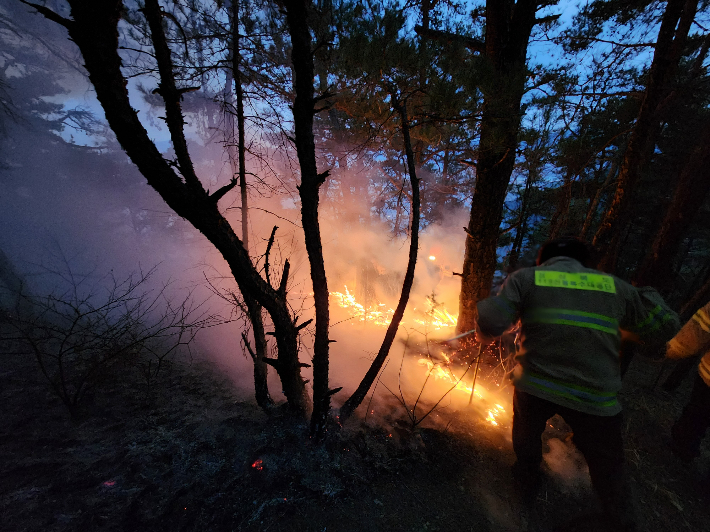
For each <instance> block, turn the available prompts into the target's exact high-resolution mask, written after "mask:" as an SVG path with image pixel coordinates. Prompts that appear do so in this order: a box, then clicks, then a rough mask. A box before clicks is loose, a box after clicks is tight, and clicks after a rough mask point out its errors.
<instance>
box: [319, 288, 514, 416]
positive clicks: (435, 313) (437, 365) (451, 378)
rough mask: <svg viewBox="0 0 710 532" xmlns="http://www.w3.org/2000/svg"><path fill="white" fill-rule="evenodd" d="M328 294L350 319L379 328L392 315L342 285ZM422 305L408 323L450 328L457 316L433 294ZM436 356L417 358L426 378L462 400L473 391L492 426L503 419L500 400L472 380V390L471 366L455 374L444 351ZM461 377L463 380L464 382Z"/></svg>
mask: <svg viewBox="0 0 710 532" xmlns="http://www.w3.org/2000/svg"><path fill="white" fill-rule="evenodd" d="M330 295H331V297H332V298H333V299H334V300H335V302H336V303H337V304H338V306H339V307H341V308H343V309H346V310H347V311H348V313H349V314H350V315H351V319H355V320H357V321H359V322H363V323H370V324H373V325H376V326H379V327H386V326H388V325H389V323H390V322H391V321H392V316H393V315H394V310H393V309H392V308H387V305H386V304H384V303H379V302H377V303H375V304H372V305H369V306H367V307H366V306H365V305H362V304H361V303H359V302H358V301H357V300H356V298H355V296H354V295H353V294H352V293H351V292H350V290H349V289H348V287H347V286H345V288H344V292H331V293H330ZM426 304H427V307H428V309H427V310H426V311H425V312H424V316H425V317H424V318H421V317H416V318H413V319H412V322H414V323H416V324H417V325H423V326H424V327H425V329H426V331H428V332H431V331H432V330H441V329H447V328H451V329H453V328H454V327H455V326H456V320H457V315H455V314H451V313H450V312H449V311H448V310H446V309H445V308H443V306H442V305H441V304H439V303H437V302H436V301H435V299H434V298H433V297H427V299H426ZM415 310H416V309H415ZM405 323H406V321H405V320H402V324H405ZM438 357H439V358H440V359H441V360H443V362H434V361H432V360H431V359H429V358H424V357H421V358H419V359H418V361H417V364H418V365H419V366H424V367H426V372H427V373H426V375H427V377H426V378H427V380H428V378H429V377H433V378H434V380H435V381H438V382H440V383H443V384H445V385H447V386H449V388H450V391H451V392H453V393H455V394H456V395H457V396H458V397H459V398H462V399H465V400H468V399H469V398H471V394H472V392H473V398H475V399H476V400H477V404H478V405H480V406H481V408H483V410H484V411H485V415H484V419H485V421H487V422H488V423H490V424H491V425H493V426H499V425H500V423H501V421H502V420H503V418H505V417H506V416H507V415H508V414H507V411H506V409H505V407H503V406H502V405H501V404H500V400H499V399H497V398H496V397H495V396H494V394H493V393H492V392H490V391H489V390H487V389H486V388H485V387H484V386H483V385H482V384H481V383H480V382H478V383H476V385H475V389H473V370H472V369H471V370H470V371H467V372H466V373H464V375H462V376H460V377H457V376H456V375H455V374H454V372H453V370H452V369H451V365H452V362H453V361H452V359H451V357H450V356H449V355H447V353H446V352H444V351H441V352H440V353H438ZM464 378H465V380H466V381H467V382H464ZM446 393H448V392H446Z"/></svg>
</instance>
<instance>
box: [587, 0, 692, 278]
mask: <svg viewBox="0 0 710 532" xmlns="http://www.w3.org/2000/svg"><path fill="white" fill-rule="evenodd" d="M697 4H698V2H697V0H668V4H667V5H666V11H665V13H664V14H663V19H662V21H661V28H660V30H659V33H658V39H657V41H656V46H655V50H654V54H653V61H652V63H651V68H650V70H649V73H648V82H647V84H646V90H645V91H644V96H643V101H642V102H641V108H640V110H639V114H638V117H637V119H636V124H635V125H634V128H633V130H632V132H631V137H630V138H629V143H628V145H627V147H626V151H625V152H624V158H623V160H622V162H621V166H620V168H619V177H618V178H617V186H616V193H615V194H614V198H613V199H612V201H611V204H610V205H609V208H608V209H607V211H606V214H605V215H604V219H603V220H602V222H601V225H600V226H599V229H598V230H597V233H596V234H595V235H594V240H593V242H592V243H593V245H594V247H595V248H596V249H598V250H600V251H602V252H603V255H602V257H601V260H600V261H599V265H598V267H599V268H600V269H601V270H603V271H607V272H610V273H611V272H613V271H614V269H615V267H616V258H617V256H618V254H619V247H620V243H621V236H622V230H621V229H622V228H623V227H624V225H625V224H626V223H627V222H628V220H627V219H626V218H627V214H626V213H627V212H628V206H629V204H630V202H631V197H632V193H633V190H634V187H635V185H636V182H637V181H638V178H639V175H641V173H642V171H643V169H644V168H645V167H646V165H647V163H648V161H649V159H650V158H651V155H652V153H653V149H654V147H655V140H656V137H657V135H658V133H659V131H660V116H659V113H658V108H659V105H660V104H661V103H662V102H663V99H664V98H665V97H666V96H667V95H668V94H669V93H670V86H669V84H670V82H671V80H672V79H673V77H674V76H675V73H676V71H677V69H678V62H679V61H680V57H681V55H682V52H683V47H684V46H685V42H686V40H687V37H688V31H689V30H690V27H691V25H692V23H693V19H694V18H695V12H696V9H697Z"/></svg>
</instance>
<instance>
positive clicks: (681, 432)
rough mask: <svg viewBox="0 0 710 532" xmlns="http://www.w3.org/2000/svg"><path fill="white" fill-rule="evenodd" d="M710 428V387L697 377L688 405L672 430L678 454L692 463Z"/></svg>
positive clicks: (674, 445)
mask: <svg viewBox="0 0 710 532" xmlns="http://www.w3.org/2000/svg"><path fill="white" fill-rule="evenodd" d="M708 427H710V386H708V385H707V384H705V381H704V380H703V379H702V377H701V376H700V375H696V376H695V382H694V383H693V391H692V392H691V393H690V399H689V400H688V404H686V405H685V408H684V409H683V413H682V414H681V416H680V418H679V419H678V421H676V422H675V424H674V425H673V428H672V429H671V435H672V437H673V447H674V451H675V452H676V454H678V455H679V456H680V457H681V458H683V459H684V460H686V461H690V460H692V459H693V458H695V457H696V456H698V455H699V454H700V442H701V441H702V439H703V436H705V432H706V431H707V429H708Z"/></svg>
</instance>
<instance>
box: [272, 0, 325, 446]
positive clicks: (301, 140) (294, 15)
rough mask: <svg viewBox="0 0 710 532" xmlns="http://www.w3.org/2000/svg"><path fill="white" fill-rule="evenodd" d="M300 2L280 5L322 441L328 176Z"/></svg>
mask: <svg viewBox="0 0 710 532" xmlns="http://www.w3.org/2000/svg"><path fill="white" fill-rule="evenodd" d="M309 5H310V2H304V1H303V0H285V1H284V6H285V8H286V21H287V22H288V29H289V34H290V35H291V46H292V51H291V62H292V64H293V78H294V88H295V92H296V98H295V100H294V103H293V119H294V126H295V130H296V135H295V142H296V153H297V155H298V163H299V166H300V168H301V184H300V185H299V187H298V192H299V194H300V197H301V220H302V224H303V233H304V235H305V239H306V251H307V253H308V262H309V263H310V266H311V282H312V283H313V298H314V300H315V307H316V333H315V340H314V344H313V414H312V416H311V434H312V435H313V436H315V437H317V438H319V437H321V436H322V435H323V433H324V431H325V428H326V422H327V418H328V413H329V412H330V396H331V395H332V393H334V392H333V391H331V390H330V389H329V388H328V365H329V360H328V349H329V343H330V340H329V339H328V329H329V325H330V312H329V308H328V304H329V301H328V297H329V293H328V282H327V279H326V275H325V263H324V261H323V247H322V244H321V236H320V225H319V222H318V203H319V197H318V193H319V189H320V186H321V185H322V184H323V183H324V182H325V179H326V177H327V176H328V172H327V171H326V172H323V173H320V174H319V173H318V169H317V166H316V148H315V140H314V138H313V112H314V106H315V98H314V96H313V77H314V65H313V52H312V50H311V33H310V30H309V27H308V6H309Z"/></svg>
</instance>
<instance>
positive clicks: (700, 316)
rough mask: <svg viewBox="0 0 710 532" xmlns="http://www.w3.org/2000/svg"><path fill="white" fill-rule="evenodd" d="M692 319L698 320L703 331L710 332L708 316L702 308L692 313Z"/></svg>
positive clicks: (709, 318)
mask: <svg viewBox="0 0 710 532" xmlns="http://www.w3.org/2000/svg"><path fill="white" fill-rule="evenodd" d="M693 319H694V320H695V321H697V322H698V324H699V325H700V327H701V328H702V329H703V331H705V332H707V333H710V317H708V315H707V314H706V313H705V312H704V311H703V309H700V310H698V311H697V312H696V313H695V314H693Z"/></svg>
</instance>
